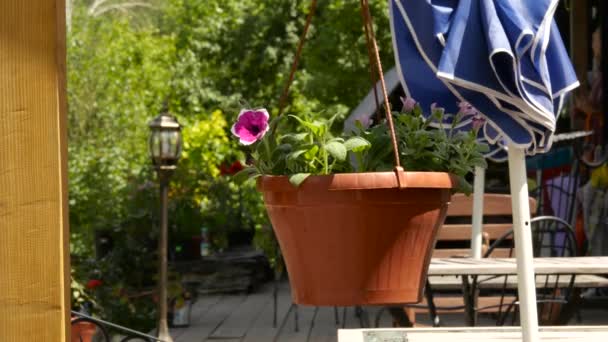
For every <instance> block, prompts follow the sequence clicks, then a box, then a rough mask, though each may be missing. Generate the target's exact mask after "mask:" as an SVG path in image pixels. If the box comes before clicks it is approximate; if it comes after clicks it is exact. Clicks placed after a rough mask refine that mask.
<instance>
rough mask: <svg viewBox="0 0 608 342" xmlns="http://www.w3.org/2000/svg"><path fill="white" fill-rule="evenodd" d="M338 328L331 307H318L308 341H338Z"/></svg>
mask: <svg viewBox="0 0 608 342" xmlns="http://www.w3.org/2000/svg"><path fill="white" fill-rule="evenodd" d="M338 328H339V326H338V325H336V319H335V314H334V308H333V307H319V310H318V311H317V315H316V316H315V320H314V321H313V326H312V329H311V332H310V338H309V341H315V342H334V341H336V340H337V339H338Z"/></svg>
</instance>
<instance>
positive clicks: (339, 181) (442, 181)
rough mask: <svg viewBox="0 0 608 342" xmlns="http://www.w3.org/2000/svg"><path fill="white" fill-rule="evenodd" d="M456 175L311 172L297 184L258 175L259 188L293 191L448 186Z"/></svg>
mask: <svg viewBox="0 0 608 342" xmlns="http://www.w3.org/2000/svg"><path fill="white" fill-rule="evenodd" d="M457 184H458V180H457V178H456V176H454V175H453V174H450V173H447V172H427V171H386V172H355V173H336V174H330V175H315V176H309V177H308V178H306V180H305V181H304V183H302V184H301V185H300V187H295V186H293V185H292V184H291V183H290V182H289V177H288V176H270V175H263V176H262V177H260V178H258V181H257V185H258V189H259V190H260V191H289V190H292V191H296V190H304V189H307V188H318V187H323V188H327V190H334V191H340V190H367V189H369V190H372V189H399V188H401V189H424V188H427V189H452V188H454V187H456V186H457Z"/></svg>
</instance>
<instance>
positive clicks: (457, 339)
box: [338, 326, 608, 342]
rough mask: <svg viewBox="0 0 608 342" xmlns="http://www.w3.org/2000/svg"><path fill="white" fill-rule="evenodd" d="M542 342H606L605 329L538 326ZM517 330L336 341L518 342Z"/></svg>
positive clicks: (366, 332)
mask: <svg viewBox="0 0 608 342" xmlns="http://www.w3.org/2000/svg"><path fill="white" fill-rule="evenodd" d="M539 330H540V340H541V341H544V342H548V341H551V342H557V341H560V342H566V341H568V342H570V341H581V342H583V341H584V342H596V341H597V342H603V341H608V326H595V327H582V326H577V327H540V329H539ZM521 336H522V332H521V328H519V327H491V328H432V329H420V328H414V329H349V330H344V329H340V330H338V342H445V341H449V342H477V341H479V342H485V341H500V342H512V341H521V338H522V337H521Z"/></svg>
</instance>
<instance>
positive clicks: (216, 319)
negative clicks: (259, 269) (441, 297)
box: [171, 283, 608, 342]
mask: <svg viewBox="0 0 608 342" xmlns="http://www.w3.org/2000/svg"><path fill="white" fill-rule="evenodd" d="M272 289H273V287H272V284H268V285H266V286H265V287H263V288H262V289H260V290H258V291H256V292H255V293H251V294H232V295H206V296H199V299H198V300H197V302H196V303H195V305H194V306H193V308H192V314H191V325H190V327H188V328H180V329H172V330H171V335H172V337H173V339H174V341H175V342H203V341H217V342H237V341H241V342H272V341H278V342H283V341H288V342H292V341H312V342H325V341H332V342H333V341H336V340H337V329H339V328H342V327H345V328H347V329H348V328H352V329H355V328H361V327H362V326H361V321H360V319H359V318H358V317H357V315H355V310H354V309H353V308H347V309H345V308H338V309H337V311H336V309H334V308H333V307H319V308H316V307H305V306H298V307H297V309H296V306H293V305H292V303H291V297H290V293H289V286H288V284H287V283H284V284H281V286H280V291H279V296H278V301H277V304H278V305H277V326H276V327H273V313H274V310H273V300H272ZM379 310H381V309H380V308H377V307H366V313H367V317H369V320H368V323H367V325H366V327H370V326H373V325H375V324H374V318H375V317H376V314H377V313H378V311H379ZM336 312H337V315H336ZM296 315H297V316H298V320H297V322H298V327H297V328H296V323H295V322H296V319H295V317H296ZM450 316H452V317H448V316H446V315H442V321H443V322H444V323H445V325H447V326H462V325H463V324H464V321H463V319H464V318H463V316H462V315H460V314H455V315H450ZM582 318H583V320H582V322H580V323H578V324H608V315H606V311H605V310H601V311H599V312H597V311H596V312H582ZM600 318H601V319H600ZM428 323H430V322H428ZM480 323H481V325H490V326H491V325H493V323H492V322H485V323H486V324H484V322H480ZM571 324H577V322H574V321H573V322H572V323H571ZM391 326H392V321H391V318H390V315H389V314H388V313H387V312H384V313H383V314H382V315H381V316H380V322H379V327H391Z"/></svg>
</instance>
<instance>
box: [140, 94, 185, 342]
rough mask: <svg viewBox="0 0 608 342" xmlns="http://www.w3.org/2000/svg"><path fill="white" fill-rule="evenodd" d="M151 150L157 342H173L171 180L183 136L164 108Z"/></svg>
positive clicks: (157, 120)
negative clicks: (155, 185)
mask: <svg viewBox="0 0 608 342" xmlns="http://www.w3.org/2000/svg"><path fill="white" fill-rule="evenodd" d="M148 126H149V127H150V139H149V141H148V148H149V152H150V157H151V159H152V163H153V164H154V168H155V169H156V172H157V173H158V179H159V181H160V238H159V240H158V258H159V272H158V273H159V274H158V275H159V276H158V293H159V296H158V314H159V317H158V327H157V328H158V338H159V339H161V340H163V341H165V342H173V339H172V338H171V335H170V334H169V326H168V324H167V241H168V236H167V235H168V229H167V225H168V223H167V221H168V219H167V202H168V188H169V178H171V175H172V174H173V171H175V169H176V168H177V162H178V161H179V157H180V155H181V152H182V134H181V126H180V124H179V122H177V120H176V119H175V118H174V117H173V116H172V115H171V114H170V113H169V111H168V108H167V106H166V105H165V106H164V108H163V110H162V112H161V114H160V115H158V116H157V117H156V118H155V119H154V120H152V121H151V122H150V123H149V125H148Z"/></svg>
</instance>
